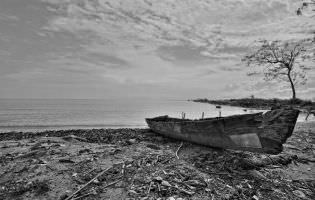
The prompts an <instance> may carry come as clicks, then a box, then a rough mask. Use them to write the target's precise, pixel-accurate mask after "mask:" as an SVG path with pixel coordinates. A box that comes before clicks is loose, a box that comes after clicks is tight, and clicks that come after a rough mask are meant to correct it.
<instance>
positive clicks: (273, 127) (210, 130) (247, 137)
mask: <svg viewBox="0 0 315 200" xmlns="http://www.w3.org/2000/svg"><path fill="white" fill-rule="evenodd" d="M298 115H299V111H298V110H295V109H276V110H271V111H267V112H266V113H262V112H260V113H254V114H244V115H232V116H228V117H216V118H205V119H200V120H190V119H177V118H170V117H168V116H167V115H166V116H160V117H155V118H146V122H147V123H148V126H149V127H150V128H151V129H152V130H153V131H154V132H156V133H159V134H161V135H164V136H167V137H170V138H174V139H179V140H185V141H189V142H193V143H197V144H201V145H206V146H211V147H219V148H224V149H234V150H243V151H251V152H262V153H269V154H278V153H280V152H281V151H282V149H283V147H282V144H283V143H285V142H286V140H287V138H289V137H290V136H291V135H292V132H293V129H294V126H295V123H296V120H297V118H298Z"/></svg>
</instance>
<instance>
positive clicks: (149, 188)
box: [147, 181, 153, 194]
mask: <svg viewBox="0 0 315 200" xmlns="http://www.w3.org/2000/svg"><path fill="white" fill-rule="evenodd" d="M152 183H153V182H152V181H151V182H150V185H149V189H148V191H147V194H149V193H150V190H151V186H152Z"/></svg>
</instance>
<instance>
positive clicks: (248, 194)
mask: <svg viewBox="0 0 315 200" xmlns="http://www.w3.org/2000/svg"><path fill="white" fill-rule="evenodd" d="M314 131H315V123H314V122H311V123H303V122H299V123H297V124H296V127H295V130H294V133H293V135H292V136H291V137H290V138H289V139H288V141H287V142H286V143H285V145H284V151H283V152H282V153H281V154H279V155H277V156H270V155H267V154H258V153H250V152H239V151H230V150H222V149H215V148H210V147H205V146H200V145H195V144H191V143H188V142H183V143H181V141H177V140H174V139H169V138H165V137H162V136H160V135H158V134H156V133H153V132H151V131H150V130H149V129H130V128H123V129H89V130H85V129H77V130H56V131H42V132H36V133H34V132H7V133H0V149H1V151H0V166H1V167H0V199H27V200H31V199H59V200H64V199H66V198H68V197H69V196H71V195H72V194H74V193H75V191H77V190H78V189H80V188H82V186H84V185H86V184H88V183H89V181H91V180H92V179H93V178H95V177H96V176H97V175H99V174H101V173H102V172H103V171H104V170H106V169H107V170H108V172H107V173H105V174H103V175H100V176H99V177H98V178H96V179H95V181H93V182H91V183H89V184H88V185H87V186H86V187H85V188H84V189H82V190H81V191H80V192H78V193H77V194H75V195H74V196H75V198H81V197H82V199H109V198H111V199H128V198H129V199H157V198H160V199H161V200H163V199H168V198H170V197H172V198H174V199H180V198H181V199H200V200H201V199H207V198H208V199H211V198H214V199H234V198H236V199H237V198H240V199H251V198H256V197H257V198H259V199H281V198H286V199H297V198H300V196H299V195H304V197H305V198H306V199H307V198H309V199H312V195H313V194H314V193H315V172H314V170H312V169H314V168H315V164H314V163H315V156H314V147H315V146H314V141H315V140H314V139H315V138H314V135H313V133H314ZM177 155H178V158H179V159H178V158H177ZM279 158H281V160H280V161H276V160H277V159H279ZM282 158H289V159H288V160H282ZM266 159H267V160H269V161H270V159H271V160H274V161H276V162H272V163H269V164H268V165H263V166H262V165H255V166H253V164H252V163H255V162H257V160H258V161H259V160H266ZM248 161H251V162H250V163H251V164H248V163H247V162H248ZM269 161H268V162H269ZM246 163H247V164H246ZM255 196H256V197H255Z"/></svg>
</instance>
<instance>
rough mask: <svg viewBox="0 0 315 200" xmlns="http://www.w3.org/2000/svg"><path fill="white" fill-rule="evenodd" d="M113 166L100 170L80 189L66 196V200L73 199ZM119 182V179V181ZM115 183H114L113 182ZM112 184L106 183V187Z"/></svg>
mask: <svg viewBox="0 0 315 200" xmlns="http://www.w3.org/2000/svg"><path fill="white" fill-rule="evenodd" d="M118 164H121V163H118ZM111 168H113V166H112V167H109V168H107V169H105V170H103V171H102V172H100V173H99V174H97V175H96V176H95V177H94V178H92V179H91V180H90V181H89V182H87V183H86V184H85V185H83V186H82V187H81V188H80V189H78V190H77V191H75V192H74V193H72V195H70V196H69V197H68V198H66V199H65V200H70V199H72V198H73V197H74V196H75V195H76V194H77V193H79V192H80V191H81V190H82V189H84V188H85V187H86V186H88V185H90V184H91V183H92V182H93V181H94V180H96V179H97V178H98V177H100V176H102V175H103V174H104V173H105V172H107V171H108V170H110V169H111ZM119 181H120V180H119ZM117 182H118V181H117ZM112 184H114V183H112ZM112 184H109V185H106V186H105V187H108V186H110V185H112Z"/></svg>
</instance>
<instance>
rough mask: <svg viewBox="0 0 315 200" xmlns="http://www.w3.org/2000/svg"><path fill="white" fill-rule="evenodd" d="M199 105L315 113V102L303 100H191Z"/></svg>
mask: <svg viewBox="0 0 315 200" xmlns="http://www.w3.org/2000/svg"><path fill="white" fill-rule="evenodd" d="M189 101H193V102H199V103H209V104H214V105H228V106H238V107H243V108H253V109H262V110H268V109H271V108H275V107H291V108H292V107H293V108H297V109H300V110H301V111H313V110H314V111H315V102H312V101H310V100H302V99H295V100H292V99H277V98H273V99H261V98H240V99H221V100H211V99H207V98H199V99H193V100H189Z"/></svg>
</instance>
